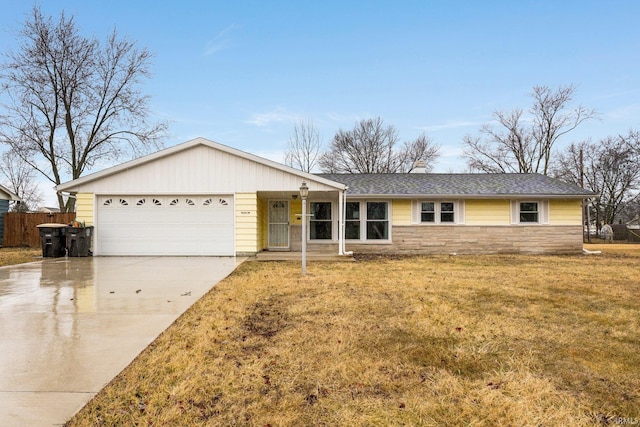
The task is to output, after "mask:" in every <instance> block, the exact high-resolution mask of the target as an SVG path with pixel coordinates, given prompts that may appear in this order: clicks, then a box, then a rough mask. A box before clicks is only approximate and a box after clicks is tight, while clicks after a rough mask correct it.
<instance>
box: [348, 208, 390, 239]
mask: <svg viewBox="0 0 640 427" xmlns="http://www.w3.org/2000/svg"><path fill="white" fill-rule="evenodd" d="M345 208H346V209H345V220H346V221H345V226H344V238H345V239H346V240H359V241H361V242H366V241H369V240H371V241H380V240H390V237H389V236H390V229H391V223H390V220H389V218H390V217H391V214H390V203H389V202H382V201H370V202H369V201H361V202H347V203H346V206H345Z"/></svg>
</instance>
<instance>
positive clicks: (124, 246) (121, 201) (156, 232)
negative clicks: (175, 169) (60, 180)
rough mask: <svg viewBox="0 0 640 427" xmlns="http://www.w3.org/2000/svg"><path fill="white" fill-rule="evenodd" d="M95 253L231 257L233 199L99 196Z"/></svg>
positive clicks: (225, 196)
mask: <svg viewBox="0 0 640 427" xmlns="http://www.w3.org/2000/svg"><path fill="white" fill-rule="evenodd" d="M96 236H97V240H98V241H97V254H98V255H218V256H221V255H234V253H235V249H234V236H235V233H234V209H233V197H232V196H228V195H222V196H220V195H212V196H153V195H152V196H146V195H145V196H108V197H106V196H103V197H101V198H99V200H98V217H97V230H96Z"/></svg>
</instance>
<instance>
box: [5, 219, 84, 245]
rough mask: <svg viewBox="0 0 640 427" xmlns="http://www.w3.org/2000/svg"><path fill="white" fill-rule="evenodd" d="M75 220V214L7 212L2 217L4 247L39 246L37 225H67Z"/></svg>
mask: <svg viewBox="0 0 640 427" xmlns="http://www.w3.org/2000/svg"><path fill="white" fill-rule="evenodd" d="M75 218H76V213H75V212H67V213H21V212H8V213H6V214H5V216H4V243H3V245H4V246H5V247H15V246H29V247H33V248H36V247H39V246H40V232H39V231H38V229H37V228H36V226H37V225H40V224H47V223H52V222H54V223H59V224H69V223H70V222H71V221H73V220H74V219H75Z"/></svg>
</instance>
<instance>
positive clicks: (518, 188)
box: [318, 173, 595, 197]
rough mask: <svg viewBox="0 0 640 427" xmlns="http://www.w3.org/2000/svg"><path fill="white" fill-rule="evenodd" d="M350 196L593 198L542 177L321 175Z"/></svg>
mask: <svg viewBox="0 0 640 427" xmlns="http://www.w3.org/2000/svg"><path fill="white" fill-rule="evenodd" d="M318 176H321V177H323V178H326V179H329V180H332V181H336V182H339V183H341V184H344V185H347V186H348V187H349V189H348V191H347V194H351V195H371V196H373V195H400V196H412V195H416V196H417V195H419V196H443V197H444V196H447V197H453V196H468V197H473V196H475V197H490V196H549V197H591V196H594V195H595V194H594V193H592V192H590V191H587V190H584V189H582V188H580V187H578V186H576V185H574V184H569V183H566V182H564V181H560V180H559V179H555V178H551V177H548V176H545V175H541V174H480V173H477V174H432V173H403V174H400V173H397V174H396V173H394V174H377V173H376V174H318Z"/></svg>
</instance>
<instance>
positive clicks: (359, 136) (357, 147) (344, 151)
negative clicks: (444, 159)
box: [319, 117, 440, 173]
mask: <svg viewBox="0 0 640 427" xmlns="http://www.w3.org/2000/svg"><path fill="white" fill-rule="evenodd" d="M398 141H399V138H398V131H397V130H396V128H395V127H393V126H385V125H384V122H383V120H382V119H381V118H380V117H376V118H375V119H367V120H361V121H360V122H358V123H356V125H355V127H354V128H353V129H352V130H349V131H345V130H342V129H340V130H338V132H336V134H335V136H334V137H333V141H332V142H331V145H330V147H329V150H328V151H327V152H325V153H324V154H322V156H321V157H320V160H319V165H320V168H321V169H322V171H323V172H327V173H397V172H407V171H408V170H409V169H410V168H411V167H412V166H413V162H414V161H415V160H418V159H421V160H424V161H425V162H426V163H427V165H428V166H429V167H431V163H432V162H433V161H435V160H436V159H437V157H438V150H439V148H440V147H438V146H434V145H433V144H432V141H431V139H429V138H427V136H426V135H424V134H423V135H422V136H420V137H419V138H417V139H416V140H415V141H413V142H408V143H404V145H403V146H402V147H401V148H400V149H399V150H397V149H396V145H397V144H398Z"/></svg>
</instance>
